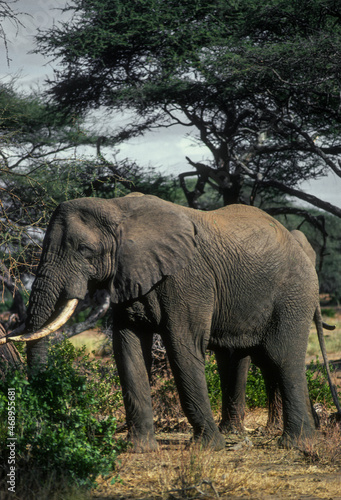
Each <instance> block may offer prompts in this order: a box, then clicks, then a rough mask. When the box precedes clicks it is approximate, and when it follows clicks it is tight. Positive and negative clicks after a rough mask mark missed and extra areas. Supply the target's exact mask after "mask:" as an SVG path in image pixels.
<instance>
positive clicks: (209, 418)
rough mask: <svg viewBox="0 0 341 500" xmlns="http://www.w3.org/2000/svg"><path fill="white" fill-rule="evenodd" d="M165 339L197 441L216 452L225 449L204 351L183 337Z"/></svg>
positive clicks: (185, 409) (165, 337)
mask: <svg viewBox="0 0 341 500" xmlns="http://www.w3.org/2000/svg"><path fill="white" fill-rule="evenodd" d="M163 342H164V344H165V346H166V350H167V354H168V358H169V362H170V365H171V368H172V372H173V375H174V378H175V382H176V386H177V389H178V392H179V397H180V402H181V406H182V409H183V411H184V413H185V415H186V417H187V418H188V421H189V423H190V424H191V425H192V427H193V431H194V439H195V441H199V442H200V443H202V445H203V446H205V447H210V448H212V449H214V450H216V451H218V450H221V449H223V448H225V439H224V436H223V435H222V434H221V433H220V432H219V429H218V427H217V425H216V423H215V422H214V419H213V415H212V410H211V405H210V401H209V397H208V391H207V384H206V378H205V356H204V353H203V352H201V350H199V349H197V348H196V347H195V345H194V343H193V341H192V342H190V341H185V339H184V337H181V339H180V340H179V339H178V340H177V341H175V342H173V341H172V340H171V339H170V338H169V336H168V335H167V336H163Z"/></svg>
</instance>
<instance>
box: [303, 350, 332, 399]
mask: <svg viewBox="0 0 341 500" xmlns="http://www.w3.org/2000/svg"><path fill="white" fill-rule="evenodd" d="M330 371H331V372H332V371H333V367H332V366H330ZM306 377H307V382H308V389H309V396H310V399H311V401H312V402H313V403H323V404H324V405H326V406H328V407H330V406H332V405H333V404H334V403H333V398H332V395H331V392H330V387H329V384H328V378H327V371H326V369H325V367H324V366H323V365H322V364H321V363H320V362H319V360H318V357H317V356H316V360H315V361H313V360H312V361H311V362H310V363H309V365H308V367H307V370H306Z"/></svg>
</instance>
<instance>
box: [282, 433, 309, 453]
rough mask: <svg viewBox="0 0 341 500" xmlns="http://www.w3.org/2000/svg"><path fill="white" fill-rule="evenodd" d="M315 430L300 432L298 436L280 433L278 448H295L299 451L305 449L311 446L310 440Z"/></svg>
mask: <svg viewBox="0 0 341 500" xmlns="http://www.w3.org/2000/svg"><path fill="white" fill-rule="evenodd" d="M315 433H316V431H313V432H308V433H304V434H302V433H301V434H300V435H299V436H296V435H295V436H291V435H289V434H288V433H284V434H282V436H281V437H280V438H279V439H278V446H279V447H280V448H285V449H287V450H289V449H292V448H296V449H298V450H301V451H305V450H307V449H308V448H309V449H310V448H311V440H312V438H313V437H314V435H315Z"/></svg>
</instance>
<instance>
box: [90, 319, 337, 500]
mask: <svg viewBox="0 0 341 500" xmlns="http://www.w3.org/2000/svg"><path fill="white" fill-rule="evenodd" d="M337 319H338V328H340V325H341V314H340V317H338V318H337ZM328 355H329V359H330V361H331V362H332V365H333V366H334V373H333V379H334V383H336V385H338V386H339V391H340V388H341V351H340V352H339V351H336V352H334V353H330V352H329V353H328ZM311 359H315V356H307V363H308V362H309V361H310V360H311ZM320 360H321V361H322V359H321V357H320ZM329 415H330V413H327V412H326V411H325V410H323V411H322V414H321V415H320V417H321V421H322V430H321V431H319V432H317V436H316V439H314V441H312V442H310V443H306V445H305V451H300V450H297V449H296V450H284V449H280V448H279V447H278V444H277V439H278V433H277V435H276V434H272V435H269V434H267V433H266V432H265V425H266V420H267V412H266V410H263V409H257V410H254V411H249V412H248V413H247V416H246V421H245V424H246V429H247V433H246V434H245V435H243V436H241V435H239V436H238V435H229V436H228V437H226V448H225V449H224V450H223V451H220V452H209V451H207V450H204V451H203V450H200V449H199V448H198V447H197V446H195V445H191V444H190V439H191V433H190V431H188V432H182V433H180V432H171V433H164V432H158V434H157V440H158V443H159V450H158V451H156V452H152V453H145V454H134V453H132V452H127V453H124V454H123V455H121V456H120V466H119V467H118V470H117V471H116V476H117V474H118V475H119V478H117V477H116V476H112V477H110V478H107V479H103V478H101V479H99V480H98V487H97V488H96V490H94V491H93V493H92V498H96V499H98V500H109V499H112V500H123V499H139V500H142V499H143V500H146V499H160V500H161V499H162V500H166V499H167V500H168V499H174V500H177V499H184V498H188V499H189V498H191V499H214V498H221V499H252V500H258V499H259V500H270V499H271V500H275V499H276V500H281V499H295V500H315V499H328V500H341V427H340V426H341V423H340V425H339V426H335V425H334V426H331V425H330V424H329V423H327V422H328V417H329ZM323 424H326V425H325V426H324V425H323ZM112 483H114V484H112Z"/></svg>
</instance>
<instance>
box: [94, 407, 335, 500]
mask: <svg viewBox="0 0 341 500" xmlns="http://www.w3.org/2000/svg"><path fill="white" fill-rule="evenodd" d="M265 423H266V412H265V411H264V410H258V411H254V412H249V413H248V415H247V419H246V426H247V430H248V432H247V435H246V436H229V437H228V438H226V448H225V450H223V451H220V452H209V451H207V450H205V451H202V450H200V449H198V447H197V446H195V445H192V446H190V445H189V441H190V437H191V434H190V433H171V434H167V433H159V434H158V435H157V439H158V442H159V450H158V451H157V452H153V453H146V454H134V453H129V452H128V453H125V454H124V455H122V456H121V465H120V467H119V470H118V471H117V472H118V474H119V476H120V480H119V481H116V482H115V484H111V482H112V478H109V479H107V480H103V479H101V480H100V481H99V486H98V488H97V489H96V490H95V491H94V492H93V498H96V499H99V500H100V499H101V500H104V499H106V500H108V499H112V500H114V499H115V500H119V499H183V498H192V499H194V498H195V499H211V498H224V499H237V498H238V499H253V500H258V499H259V500H268V499H278V500H280V499H289V498H291V499H296V500H303V499H304V500H314V499H320V498H324V499H329V500H341V460H340V459H341V457H340V451H341V450H340V431H338V435H336V434H335V435H334V436H329V437H328V439H330V441H331V442H330V445H328V446H331V447H333V444H335V443H336V440H338V442H339V444H338V446H336V447H337V448H338V451H337V454H338V456H334V457H333V460H331V459H330V453H331V450H329V449H328V450H327V451H326V456H324V447H323V446H321V441H322V443H323V442H324V436H323V435H321V436H319V440H320V442H315V443H314V444H313V443H311V447H310V448H309V447H308V451H307V452H305V453H303V452H302V451H299V450H283V449H280V448H279V447H278V445H277V437H276V436H269V435H267V436H266V435H264V434H263V432H262V429H263V428H264V425H265Z"/></svg>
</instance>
